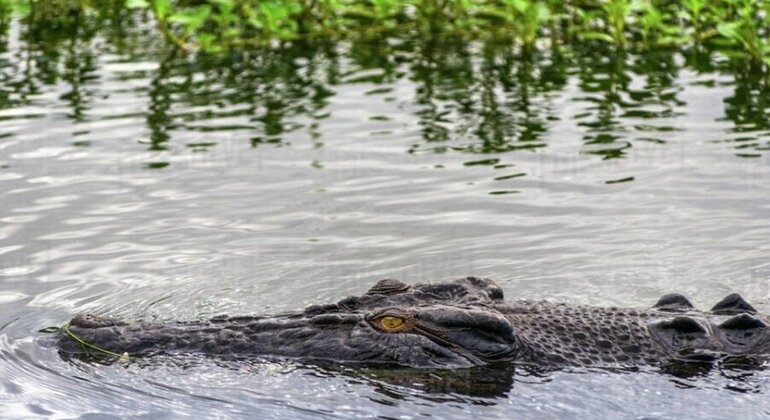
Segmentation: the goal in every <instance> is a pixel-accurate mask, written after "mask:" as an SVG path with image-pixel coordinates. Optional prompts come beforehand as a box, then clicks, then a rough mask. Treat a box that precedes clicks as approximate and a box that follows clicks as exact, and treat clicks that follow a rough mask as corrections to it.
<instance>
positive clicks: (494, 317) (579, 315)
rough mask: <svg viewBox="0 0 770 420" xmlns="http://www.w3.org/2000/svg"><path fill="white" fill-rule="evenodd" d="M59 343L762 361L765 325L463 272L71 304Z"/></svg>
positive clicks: (726, 308)
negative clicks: (154, 318) (125, 315)
mask: <svg viewBox="0 0 770 420" xmlns="http://www.w3.org/2000/svg"><path fill="white" fill-rule="evenodd" d="M59 347H60V350H61V351H62V352H64V353H67V354H81V353H84V352H91V353H95V354H99V353H100V352H101V353H104V352H109V353H114V354H124V353H127V354H128V355H129V356H141V355H153V354H159V353H205V354H211V355H222V356H230V355H232V356H278V357H288V358H302V359H314V360H332V361H339V362H363V363H386V364H395V365H401V366H410V367H439V368H442V367H470V366H480V365H485V364H489V363H497V362H517V363H528V364H534V365H537V366H542V367H566V366H597V367H629V366H640V365H662V364H667V363H670V362H674V361H680V360H681V361H699V362H703V361H716V360H721V359H724V358H736V357H738V358H742V359H746V360H751V361H752V363H762V362H763V359H764V356H766V355H768V354H770V334H768V323H767V321H766V319H765V317H763V316H760V315H757V314H756V311H755V310H754V309H753V308H752V307H751V305H749V304H748V303H746V302H745V301H744V300H743V299H742V298H741V297H740V296H738V295H730V296H728V297H726V298H725V299H724V300H723V301H722V302H720V303H719V304H717V305H716V306H715V307H714V308H712V310H711V311H709V312H699V311H695V310H694V308H693V307H692V305H691V304H690V303H689V301H687V299H686V298H684V297H683V296H681V295H677V294H672V295H666V296H664V297H663V298H661V300H660V301H659V302H658V303H657V304H656V305H655V306H654V307H653V308H651V309H647V310H636V309H618V308H595V307H586V306H570V305H565V304H558V303H550V302H513V303H506V302H504V299H503V293H502V290H501V289H500V287H498V286H497V285H496V284H495V283H494V282H492V281H490V280H486V279H479V278H475V277H469V278H464V279H460V280H455V281H453V282H448V283H438V284H418V285H414V286H409V285H406V284H404V283H401V282H399V281H396V280H382V281H380V282H378V283H377V284H376V285H375V286H374V287H372V288H371V289H370V290H369V291H368V292H367V293H366V294H364V295H362V296H358V297H349V298H346V299H343V300H341V301H340V302H338V303H335V304H330V305H318V306H311V307H309V308H307V309H305V310H304V311H302V312H297V313H293V314H285V315H278V316H272V317H252V316H243V317H228V316H221V317H216V318H213V319H211V320H208V321H202V322H179V323H165V324H142V323H140V324H135V325H129V324H127V323H123V322H119V321H114V320H110V319H105V318H100V317H96V316H92V315H80V316H77V317H75V318H73V319H72V321H70V323H69V324H68V326H67V328H66V329H64V330H63V332H62V333H61V336H60V338H59Z"/></svg>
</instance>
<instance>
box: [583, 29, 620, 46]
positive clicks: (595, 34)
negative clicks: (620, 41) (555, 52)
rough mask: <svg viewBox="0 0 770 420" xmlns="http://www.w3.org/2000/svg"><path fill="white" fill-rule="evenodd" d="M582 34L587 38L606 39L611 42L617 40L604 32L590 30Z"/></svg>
mask: <svg viewBox="0 0 770 420" xmlns="http://www.w3.org/2000/svg"><path fill="white" fill-rule="evenodd" d="M580 35H581V36H582V37H583V39H587V40H599V41H605V42H609V43H614V42H615V39H613V38H612V37H611V36H609V35H607V34H605V33H602V32H595V31H589V32H583V33H581V34H580Z"/></svg>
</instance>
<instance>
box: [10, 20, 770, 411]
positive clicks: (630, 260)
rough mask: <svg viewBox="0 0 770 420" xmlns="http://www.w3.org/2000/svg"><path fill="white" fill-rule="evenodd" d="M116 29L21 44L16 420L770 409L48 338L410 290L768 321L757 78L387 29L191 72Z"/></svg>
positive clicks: (572, 382)
mask: <svg viewBox="0 0 770 420" xmlns="http://www.w3.org/2000/svg"><path fill="white" fill-rule="evenodd" d="M97 26H98V25H96V26H95V25H91V24H88V22H86V23H84V24H83V25H82V26H77V27H67V26H64V27H57V28H54V29H51V30H48V31H33V30H30V29H29V27H27V26H26V25H24V24H23V23H21V22H19V21H14V22H12V23H11V25H10V28H9V29H8V34H7V36H5V37H4V38H2V41H0V51H1V53H0V64H2V66H1V67H0V203H2V204H0V302H1V303H2V306H1V307H0V360H2V363H0V413H2V414H0V415H2V416H3V417H9V418H11V417H23V416H33V417H35V416H42V417H47V416H51V417H71V416H76V415H84V416H89V417H97V418H108V417H111V416H117V417H128V416H131V417H140V418H167V417H176V416H181V415H190V416H196V417H199V416H205V417H214V416H226V415H227V416H233V417H255V416H257V417H260V418H270V417H280V418H287V417H288V418H318V417H329V418H340V417H342V418H345V417H377V416H382V417H386V418H417V417H423V416H434V417H439V418H465V417H467V416H469V415H473V416H478V417H485V418H486V417H490V418H495V417H512V416H514V415H516V416H519V417H523V418H543V417H545V418H549V417H550V418H553V417H564V416H578V417H607V416H611V417H627V418H667V417H677V418H719V417H726V416H741V417H743V418H754V417H763V416H768V415H770V404H768V403H767V401H766V400H767V397H766V393H767V390H768V384H767V382H768V379H770V376H768V374H766V373H765V372H751V371H733V370H712V371H708V370H705V371H703V370H701V371H698V370H696V371H694V372H689V373H688V374H683V373H682V372H678V373H677V374H676V375H674V374H667V373H661V372H659V371H657V370H656V369H643V370H641V371H640V372H630V373H629V372H625V373H623V372H607V371H579V372H557V373H551V374H547V375H540V374H535V373H531V372H520V371H516V372H514V371H509V372H506V371H502V372H501V371H496V372H484V371H482V372H454V373H446V372H443V373H442V372H436V373H416V372H409V371H404V372H376V371H367V370H361V369H356V368H353V367H346V366H314V365H306V364H299V363H292V362H288V361H222V360H206V359H204V360H201V359H196V358H173V359H163V358H158V359H154V360H145V361H139V362H135V363H133V364H130V365H128V366H124V365H121V364H113V365H110V366H104V365H99V364H89V363H82V362H73V361H64V360H62V359H61V358H60V357H59V356H58V355H57V353H56V351H55V350H54V349H52V348H50V347H47V346H45V345H43V343H42V342H41V340H40V336H41V334H39V333H38V332H37V330H38V329H40V328H42V327H46V326H50V325H60V324H62V323H63V322H64V321H66V320H67V319H69V318H70V317H71V316H72V315H74V314H76V313H79V312H85V311H90V312H96V313H99V314H103V315H108V316H115V317H119V318H124V319H144V320H177V319H198V318H205V317H208V316H212V315H215V314H222V313H230V314H253V313H256V314H261V313H272V312H280V311H285V310H295V309H299V308H302V307H305V306H307V305H309V304H316V303H325V302H330V301H334V300H337V299H339V298H341V297H343V296H346V295H351V294H359V293H362V292H363V291H364V290H366V289H367V288H368V287H369V286H370V285H371V284H372V283H373V282H374V281H376V280H378V279H381V278H385V277H394V278H399V279H402V280H404V281H407V282H417V281H437V280H440V279H447V278H455V277H460V276H466V275H476V276H484V277H489V278H493V279H495V280H496V281H498V282H499V283H500V284H501V286H502V287H503V288H504V290H505V293H506V296H507V299H518V298H528V299H549V300H554V301H567V302H572V303H576V304H594V305H623V306H642V307H643V306H648V305H651V304H652V303H654V301H655V300H656V299H657V298H658V297H659V296H660V295H662V294H664V293H668V292H671V291H680V292H682V293H685V294H687V295H688V296H689V297H691V298H692V300H693V301H694V302H695V303H696V305H697V306H699V307H701V308H707V307H709V306H710V305H712V304H713V303H715V302H716V301H718V300H719V299H721V297H723V296H724V295H726V294H727V293H730V292H739V293H741V294H743V295H744V296H745V297H746V298H747V299H748V300H749V301H751V302H752V303H753V304H755V305H756V306H758V307H760V308H762V309H764V310H765V311H767V310H768V308H769V307H770V306H769V305H768V303H769V302H770V262H768V260H767V256H768V255H769V252H770V244H769V243H768V241H767V238H768V237H770V219H769V218H768V216H770V184H768V182H767V179H769V177H770V165H768V163H770V154H769V153H768V150H770V123H768V121H770V119H768V113H769V112H768V109H770V102H768V100H767V98H768V87H767V84H766V82H765V81H763V79H762V78H761V77H759V76H755V75H753V73H752V72H751V71H750V69H748V68H747V67H746V66H745V65H743V64H740V63H731V62H729V61H727V60H726V59H724V58H723V57H721V56H720V55H718V54H714V53H709V52H703V51H701V52H698V51H687V52H685V53H675V52H670V51H652V52H647V53H643V54H629V55H623V54H620V53H617V52H613V51H612V50H610V49H606V50H604V49H601V47H597V46H593V47H591V48H585V49H584V50H579V51H578V53H575V54H567V53H565V54H556V53H551V52H543V53H541V55H540V56H537V57H534V58H531V59H526V58H522V57H521V56H520V55H518V54H517V53H516V51H515V50H514V49H512V48H510V47H509V46H507V45H505V44H495V43H467V42H460V41H458V40H451V39H450V40H442V39H422V40H396V39H388V40H386V39H378V38H375V39H360V40H354V41H350V42H346V43H341V44H336V45H335V44H325V43H313V44H304V45H303V44H298V45H296V46H293V47H291V46H289V47H276V48H273V49H267V50H265V49H263V50H253V51H249V52H247V53H240V54H231V55H227V56H225V57H219V58H211V57H209V58H204V57H199V58H193V57H183V56H178V55H172V54H169V53H168V52H167V51H166V50H165V49H164V48H163V46H162V45H160V44H159V42H158V41H157V36H156V35H155V34H152V33H149V34H148V32H151V31H150V30H149V29H148V28H147V25H144V24H142V23H141V22H137V24H136V25H134V26H132V25H123V26H121V25H114V26H109V25H107V26H102V27H97ZM120 27H123V28H130V29H129V30H126V31H123V30H121V29H120ZM73 34H74V35H73ZM482 384H485V385H482Z"/></svg>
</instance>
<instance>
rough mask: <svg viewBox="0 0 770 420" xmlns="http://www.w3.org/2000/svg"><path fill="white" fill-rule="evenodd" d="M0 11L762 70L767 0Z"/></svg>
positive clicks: (217, 33)
mask: <svg viewBox="0 0 770 420" xmlns="http://www.w3.org/2000/svg"><path fill="white" fill-rule="evenodd" d="M0 13H1V14H2V16H3V21H4V22H6V23H7V22H8V21H9V19H10V18H11V17H12V16H14V15H16V16H21V18H22V19H24V20H25V21H26V22H27V24H28V25H30V26H31V27H33V28H34V27H39V28H51V27H57V26H61V25H65V24H66V21H67V20H72V19H78V18H82V17H83V16H89V15H108V14H109V15H112V16H113V17H114V16H125V15H127V14H131V15H132V16H139V18H140V19H141V20H142V21H143V22H145V23H147V24H150V25H152V26H154V27H155V28H157V30H158V33H159V34H162V36H163V37H164V38H165V40H166V42H169V43H170V44H171V45H173V46H176V47H178V48H180V49H183V50H187V51H196V50H202V51H205V52H220V51H225V50H230V49H233V48H242V47H244V46H248V45H255V44H256V45H260V44H265V43H275V42H291V41H295V40H300V39H308V38H313V39H317V38H321V37H322V38H330V39H346V38H351V37H360V36H361V35H362V34H363V35H373V36H378V37H388V36H403V35H404V34H413V35H416V36H420V35H426V34H430V35H431V36H435V35H436V34H446V35H452V36H462V37H465V38H473V39H476V38H490V37H494V38H502V39H509V40H510V41H511V42H512V43H514V45H516V46H517V47H518V48H519V49H521V50H522V51H525V52H527V51H531V50H535V49H558V48H564V47H570V46H572V45H574V44H575V43H577V42H600V43H606V44H609V45H611V46H612V47H613V48H615V49H618V50H635V51H638V50H644V49H648V48H659V47H673V48H691V47H697V48H700V47H707V48H711V49H717V50H719V51H720V52H723V53H724V54H726V55H728V56H730V57H743V58H747V59H748V60H750V61H751V62H753V63H755V65H758V66H760V67H764V68H767V67H768V66H770V37H769V36H768V35H769V34H768V32H770V0H761V1H756V0H683V1H668V0H574V1H557V0H266V1H257V0H37V1H31V0H0ZM134 23H135V22H134V21H133V20H131V19H118V20H115V21H113V22H110V25H113V26H114V25H132V24H134Z"/></svg>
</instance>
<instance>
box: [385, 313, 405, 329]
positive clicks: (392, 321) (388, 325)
mask: <svg viewBox="0 0 770 420" xmlns="http://www.w3.org/2000/svg"><path fill="white" fill-rule="evenodd" d="M403 325H404V320H403V319H401V318H396V317H395V316H384V317H382V318H380V327H382V329H383V330H386V331H394V330H398V329H399V328H401V327H402V326H403Z"/></svg>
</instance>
